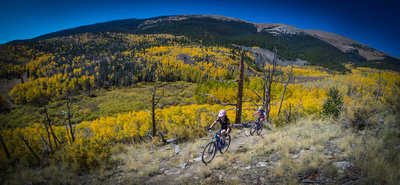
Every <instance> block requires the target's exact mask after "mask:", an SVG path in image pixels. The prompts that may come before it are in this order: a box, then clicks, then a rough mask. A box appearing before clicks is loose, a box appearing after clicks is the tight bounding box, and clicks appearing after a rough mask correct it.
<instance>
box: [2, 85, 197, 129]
mask: <svg viewBox="0 0 400 185" xmlns="http://www.w3.org/2000/svg"><path fill="white" fill-rule="evenodd" d="M153 86H156V87H158V89H159V93H161V91H162V90H164V91H165V95H164V98H163V99H162V100H161V106H162V107H164V108H166V107H169V106H172V105H188V104H192V103H193V99H192V96H193V92H194V89H195V88H196V84H193V83H189V82H173V83H149V84H145V83H141V84H137V85H136V86H135V87H131V88H129V87H121V88H114V89H108V90H105V89H103V90H98V91H96V92H95V93H94V94H95V97H90V96H87V95H80V96H76V97H75V98H76V100H77V101H76V103H73V104H72V108H71V114H72V115H73V119H72V121H73V122H75V121H78V122H79V121H88V120H93V119H96V118H99V117H101V116H103V117H104V116H116V115H117V114H123V113H127V112H130V111H133V110H138V109H149V108H150V105H151V92H152V91H151V90H152V88H153ZM48 108H49V113H50V116H51V117H52V119H54V121H55V122H56V123H55V124H56V125H60V124H64V123H63V122H62V119H61V118H60V116H61V112H62V111H66V110H67V108H66V105H65V101H64V100H55V101H53V102H51V103H50V104H49V106H48ZM41 112H42V108H39V107H33V106H29V105H23V106H17V107H15V108H14V109H12V110H11V111H10V112H9V113H1V114H0V119H1V120H3V121H4V122H2V125H1V126H0V128H14V127H24V126H26V125H27V124H29V123H34V122H41V121H42V120H43V115H42V113H41Z"/></svg>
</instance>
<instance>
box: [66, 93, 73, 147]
mask: <svg viewBox="0 0 400 185" xmlns="http://www.w3.org/2000/svg"><path fill="white" fill-rule="evenodd" d="M65 99H66V101H67V109H68V111H67V119H68V126H69V132H70V134H71V139H72V142H74V141H75V136H74V131H73V129H72V123H71V100H72V98H71V96H69V95H67V96H66V98H65ZM72 142H71V144H72Z"/></svg>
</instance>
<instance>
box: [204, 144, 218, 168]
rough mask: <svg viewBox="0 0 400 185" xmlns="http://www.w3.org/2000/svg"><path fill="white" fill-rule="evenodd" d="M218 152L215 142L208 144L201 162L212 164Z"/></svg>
mask: <svg viewBox="0 0 400 185" xmlns="http://www.w3.org/2000/svg"><path fill="white" fill-rule="evenodd" d="M216 151H217V145H216V144H215V143H214V142H210V143H208V144H207V145H206V147H204V149H203V154H202V155H201V160H202V161H203V163H209V162H211V161H212V160H213V159H214V157H215V153H216Z"/></svg>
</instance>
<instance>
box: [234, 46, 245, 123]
mask: <svg viewBox="0 0 400 185" xmlns="http://www.w3.org/2000/svg"><path fill="white" fill-rule="evenodd" d="M243 76H244V51H242V52H241V53H240V64H239V77H238V80H237V82H238V93H237V104H236V119H235V123H237V124H239V123H241V122H242V100H243Z"/></svg>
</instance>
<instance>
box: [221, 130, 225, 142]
mask: <svg viewBox="0 0 400 185" xmlns="http://www.w3.org/2000/svg"><path fill="white" fill-rule="evenodd" d="M220 134H221V138H222V143H225V134H226V129H221V132H220Z"/></svg>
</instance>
